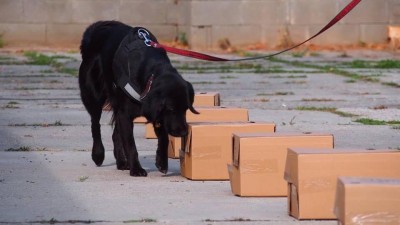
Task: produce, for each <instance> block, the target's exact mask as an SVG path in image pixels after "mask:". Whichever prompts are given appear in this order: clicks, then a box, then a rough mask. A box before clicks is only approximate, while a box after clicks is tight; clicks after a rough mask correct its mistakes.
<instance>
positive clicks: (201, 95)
mask: <svg viewBox="0 0 400 225" xmlns="http://www.w3.org/2000/svg"><path fill="white" fill-rule="evenodd" d="M220 104H221V100H220V94H219V93H218V92H198V93H196V94H195V96H194V102H193V106H194V107H204V106H220Z"/></svg>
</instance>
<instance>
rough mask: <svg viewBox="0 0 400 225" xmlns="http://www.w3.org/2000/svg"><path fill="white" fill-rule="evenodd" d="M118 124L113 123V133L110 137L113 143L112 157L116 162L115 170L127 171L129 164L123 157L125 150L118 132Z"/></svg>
mask: <svg viewBox="0 0 400 225" xmlns="http://www.w3.org/2000/svg"><path fill="white" fill-rule="evenodd" d="M119 129H121V128H120V127H119V123H118V121H115V125H114V132H113V135H112V140H113V143H114V157H115V159H116V161H117V169H119V170H129V163H128V160H127V158H126V155H125V150H124V147H123V145H122V140H121V133H120V132H119Z"/></svg>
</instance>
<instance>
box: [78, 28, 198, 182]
mask: <svg viewBox="0 0 400 225" xmlns="http://www.w3.org/2000/svg"><path fill="white" fill-rule="evenodd" d="M139 30H140V31H141V32H142V34H139V33H138V31H139ZM143 35H146V36H147V37H148V38H150V39H151V40H152V41H155V42H157V39H156V38H155V37H154V36H153V35H152V34H151V33H150V32H148V31H147V30H145V29H144V28H138V27H137V28H133V27H130V26H128V25H125V24H123V23H120V22H117V21H99V22H96V23H94V24H92V25H90V26H89V27H88V28H87V29H86V31H85V32H84V34H83V38H82V42H81V47H80V48H81V54H82V64H81V66H80V68H79V87H80V90H81V98H82V102H83V104H84V105H85V108H86V110H87V111H88V113H89V114H90V117H91V123H92V137H93V149H92V159H93V161H94V162H95V163H96V165H98V166H100V165H101V164H102V163H103V160H104V146H103V143H102V141H101V132H100V123H99V120H100V117H101V113H102V108H103V106H104V105H105V104H106V103H108V104H109V105H110V106H111V107H112V110H113V119H112V122H113V124H114V132H113V135H112V139H113V143H114V156H115V158H116V161H117V168H118V169H120V170H125V169H130V175H131V176H147V172H146V170H144V169H143V168H142V166H141V165H140V162H139V159H138V152H137V149H136V145H135V140H134V137H133V122H132V121H133V119H134V118H136V117H139V116H144V117H145V118H146V119H147V120H148V121H149V122H151V123H153V126H154V130H155V133H156V135H157V137H158V147H157V153H156V166H157V168H158V170H159V171H160V172H163V173H166V172H167V171H168V158H167V149H168V134H170V135H172V136H176V137H182V136H186V135H187V123H186V111H187V110H188V109H190V110H191V111H192V112H193V113H198V112H197V111H196V110H195V109H194V108H193V100H194V90H193V87H192V85H191V84H190V83H189V82H187V81H185V80H184V79H183V78H182V77H181V75H180V74H179V73H178V72H177V70H176V69H175V68H174V67H173V66H172V65H171V62H170V60H169V58H168V56H167V54H166V52H165V51H164V50H162V49H155V48H153V47H150V46H147V45H146V44H145V42H144V39H145V38H144V36H143Z"/></svg>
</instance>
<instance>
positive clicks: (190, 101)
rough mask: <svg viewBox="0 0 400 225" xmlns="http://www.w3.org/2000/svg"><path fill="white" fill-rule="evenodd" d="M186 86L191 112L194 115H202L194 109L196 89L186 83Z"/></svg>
mask: <svg viewBox="0 0 400 225" xmlns="http://www.w3.org/2000/svg"><path fill="white" fill-rule="evenodd" d="M186 86H187V89H188V94H189V96H188V106H189V110H190V111H191V112H192V113H194V114H200V113H199V112H197V111H196V109H194V108H193V102H194V89H193V86H192V84H191V83H189V82H187V81H186Z"/></svg>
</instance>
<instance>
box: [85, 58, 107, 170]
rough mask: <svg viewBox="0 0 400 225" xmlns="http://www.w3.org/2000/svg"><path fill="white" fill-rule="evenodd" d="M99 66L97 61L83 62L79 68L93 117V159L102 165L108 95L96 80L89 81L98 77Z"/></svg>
mask: <svg viewBox="0 0 400 225" xmlns="http://www.w3.org/2000/svg"><path fill="white" fill-rule="evenodd" d="M97 66H98V65H96V62H93V63H92V64H89V65H87V64H85V63H82V64H81V67H80V68H79V86H80V89H81V98H82V102H83V105H84V106H85V108H86V110H87V111H88V113H89V115H90V118H91V130H92V138H93V148H92V159H93V161H94V162H95V163H96V165H97V166H101V165H102V164H103V161H104V146H103V143H102V141H101V131H100V118H101V113H102V109H103V105H104V103H105V101H106V97H105V96H104V95H103V94H102V93H101V91H99V89H101V88H102V87H96V86H95V85H94V82H89V81H90V79H92V80H93V78H94V76H97V77H98V74H96V73H99V71H97V70H98V67H97ZM92 68H93V69H92ZM92 76H93V78H92Z"/></svg>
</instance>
